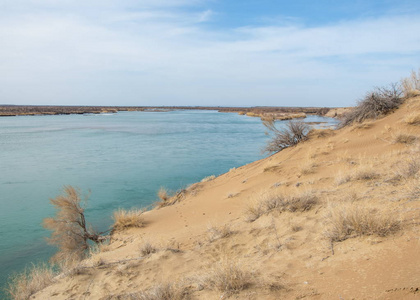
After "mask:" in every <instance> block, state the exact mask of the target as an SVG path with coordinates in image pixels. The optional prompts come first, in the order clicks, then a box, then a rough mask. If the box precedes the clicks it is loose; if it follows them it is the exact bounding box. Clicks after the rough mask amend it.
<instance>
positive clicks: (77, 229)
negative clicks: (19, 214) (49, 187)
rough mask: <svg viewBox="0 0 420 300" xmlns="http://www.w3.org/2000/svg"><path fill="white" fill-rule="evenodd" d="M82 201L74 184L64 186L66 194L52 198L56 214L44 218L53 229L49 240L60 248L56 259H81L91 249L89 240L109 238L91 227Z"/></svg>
mask: <svg viewBox="0 0 420 300" xmlns="http://www.w3.org/2000/svg"><path fill="white" fill-rule="evenodd" d="M81 201H82V199H81V198H80V193H79V191H78V190H76V189H75V188H74V187H72V186H65V187H64V195H59V196H57V197H56V198H54V199H50V202H51V203H52V204H53V205H54V207H55V209H56V216H55V217H53V218H46V219H44V222H43V225H44V227H45V228H47V229H49V230H52V233H51V237H50V238H48V242H49V243H50V244H52V245H56V246H57V247H58V248H59V251H58V252H57V253H56V254H55V255H54V256H53V260H54V261H62V260H67V259H70V260H74V259H76V260H77V259H79V260H80V259H82V258H83V257H84V256H85V254H86V250H88V249H89V244H88V240H90V241H93V242H95V243H97V244H98V243H100V242H102V241H104V240H105V239H106V238H107V237H104V236H101V234H103V233H104V232H102V233H96V232H94V231H93V230H92V229H91V228H90V227H89V225H88V223H87V222H86V219H85V214H84V208H83V207H82V205H81ZM85 201H86V200H85Z"/></svg>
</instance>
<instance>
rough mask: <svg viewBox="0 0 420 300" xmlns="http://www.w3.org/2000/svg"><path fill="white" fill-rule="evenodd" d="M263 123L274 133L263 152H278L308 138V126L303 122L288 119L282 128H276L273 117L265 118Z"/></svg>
mask: <svg viewBox="0 0 420 300" xmlns="http://www.w3.org/2000/svg"><path fill="white" fill-rule="evenodd" d="M263 124H264V126H265V127H266V128H267V129H268V130H269V131H270V132H271V133H272V134H273V135H274V136H273V138H272V139H271V140H270V141H269V142H268V144H267V146H266V147H265V149H264V152H268V153H275V152H279V151H282V150H284V149H286V148H289V147H292V146H295V145H297V144H299V143H300V142H303V141H305V140H307V139H308V133H309V129H310V127H309V126H308V125H307V124H306V123H304V122H301V121H289V122H288V123H287V124H286V128H283V129H277V128H276V126H275V120H274V119H265V120H263Z"/></svg>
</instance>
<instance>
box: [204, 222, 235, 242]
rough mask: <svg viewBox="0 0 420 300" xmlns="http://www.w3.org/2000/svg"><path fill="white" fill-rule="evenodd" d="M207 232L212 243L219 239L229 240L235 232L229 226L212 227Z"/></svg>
mask: <svg viewBox="0 0 420 300" xmlns="http://www.w3.org/2000/svg"><path fill="white" fill-rule="evenodd" d="M207 232H208V234H209V240H210V242H213V241H215V240H218V239H223V238H227V237H229V236H231V235H232V234H233V231H232V230H231V229H230V226H229V225H224V226H222V227H214V226H211V227H210V228H208V229H207Z"/></svg>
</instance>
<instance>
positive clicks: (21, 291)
mask: <svg viewBox="0 0 420 300" xmlns="http://www.w3.org/2000/svg"><path fill="white" fill-rule="evenodd" d="M54 276H55V273H54V271H53V270H52V268H51V267H49V266H47V265H45V264H42V265H38V266H36V265H32V267H31V268H29V269H25V271H23V272H22V273H20V274H15V275H12V276H11V277H10V278H9V282H8V286H7V288H6V292H8V294H9V295H10V296H11V298H12V299H14V300H23V299H29V297H30V296H31V295H33V294H35V293H36V292H38V291H40V290H42V289H44V288H46V287H47V286H49V285H50V284H52V283H53V282H54Z"/></svg>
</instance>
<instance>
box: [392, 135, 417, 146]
mask: <svg viewBox="0 0 420 300" xmlns="http://www.w3.org/2000/svg"><path fill="white" fill-rule="evenodd" d="M416 140H417V137H416V136H414V135H410V134H405V133H400V134H398V135H397V136H395V138H394V143H396V144H407V145H411V144H414V143H415V142H416Z"/></svg>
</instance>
